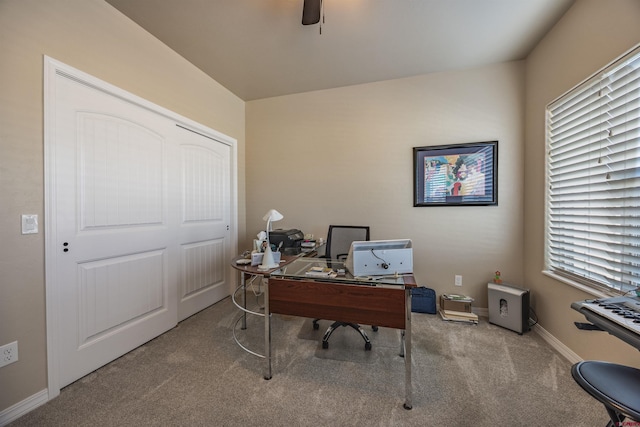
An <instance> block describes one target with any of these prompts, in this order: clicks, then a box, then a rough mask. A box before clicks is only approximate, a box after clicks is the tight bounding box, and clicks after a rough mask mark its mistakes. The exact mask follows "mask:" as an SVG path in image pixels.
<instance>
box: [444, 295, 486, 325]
mask: <svg viewBox="0 0 640 427" xmlns="http://www.w3.org/2000/svg"><path fill="white" fill-rule="evenodd" d="M472 303H473V298H471V297H468V296H466V295H460V294H443V295H440V317H442V319H443V320H449V321H453V322H467V323H475V324H477V323H478V315H477V314H475V313H473V312H472V311H471V304H472Z"/></svg>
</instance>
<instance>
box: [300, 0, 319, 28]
mask: <svg viewBox="0 0 640 427" xmlns="http://www.w3.org/2000/svg"><path fill="white" fill-rule="evenodd" d="M321 10H322V0H304V6H303V7H302V25H313V24H317V23H318V22H320V11H321Z"/></svg>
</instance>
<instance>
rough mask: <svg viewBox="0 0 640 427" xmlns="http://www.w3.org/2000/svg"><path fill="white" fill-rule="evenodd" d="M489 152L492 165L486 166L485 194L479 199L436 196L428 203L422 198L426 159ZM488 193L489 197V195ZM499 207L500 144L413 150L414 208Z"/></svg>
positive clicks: (484, 142) (483, 143)
mask: <svg viewBox="0 0 640 427" xmlns="http://www.w3.org/2000/svg"><path fill="white" fill-rule="evenodd" d="M486 150H490V151H489V152H490V155H489V156H488V157H489V158H490V160H491V162H490V164H485V165H484V166H483V169H482V173H484V175H485V182H487V185H485V194H484V195H481V196H478V195H475V196H454V195H447V196H445V197H437V198H433V199H431V200H427V199H425V198H424V197H422V196H421V195H424V193H425V161H424V159H425V158H429V157H434V158H435V157H439V156H452V155H469V154H474V153H480V152H482V151H486ZM487 193H488V194H487ZM497 204H498V141H483V142H471V143H463V144H447V145H430V146H425V147H413V206H414V207H428V206H495V205H497Z"/></svg>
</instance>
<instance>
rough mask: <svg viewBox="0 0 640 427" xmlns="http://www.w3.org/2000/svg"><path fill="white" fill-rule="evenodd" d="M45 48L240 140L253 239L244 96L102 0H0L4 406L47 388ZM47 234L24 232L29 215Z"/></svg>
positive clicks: (0, 393) (0, 400)
mask: <svg viewBox="0 0 640 427" xmlns="http://www.w3.org/2000/svg"><path fill="white" fill-rule="evenodd" d="M43 55H48V56H50V57H53V58H55V59H57V60H59V61H62V62H64V63H66V64H68V65H71V66H73V67H76V68H78V69H80V70H82V71H84V72H87V73H89V74H92V75H94V76H96V77H98V78H100V79H103V80H105V81H107V82H109V83H111V84H114V85H116V86H119V87H121V88H123V89H125V90H127V91H129V92H132V93H134V94H135V95H138V96H140V97H143V98H146V99H148V100H150V101H151V102H154V103H156V104H158V105H161V106H162V107H165V108H167V109H169V110H173V111H175V112H177V113H179V114H181V115H183V116H185V117H188V118H190V119H192V120H195V121H197V122H200V123H202V124H204V125H206V126H209V127H211V128H213V129H215V130H217V131H220V132H222V133H225V134H227V135H229V136H231V137H233V138H236V139H237V140H238V157H239V171H238V174H239V182H238V185H239V188H240V191H239V192H240V195H239V203H238V210H239V212H240V214H239V216H240V218H239V224H240V226H241V229H240V231H239V234H240V238H241V239H242V238H244V209H245V207H244V196H243V194H244V168H243V165H244V139H245V136H244V133H245V112H244V108H245V104H244V102H243V101H242V100H240V99H239V98H237V97H236V96H234V95H233V94H231V93H230V92H229V91H228V90H226V89H225V88H223V87H222V86H221V85H219V84H218V83H216V82H215V81H213V80H211V79H210V78H209V77H207V76H206V75H205V74H204V73H202V72H201V71H199V70H198V69H197V68H195V67H194V66H193V65H191V64H189V63H188V62H187V61H185V60H184V59H183V58H181V57H180V56H178V55H177V54H176V53H175V52H173V51H172V50H170V49H169V48H168V47H166V46H164V45H163V44H161V43H160V42H159V41H158V40H156V39H155V38H153V37H151V36H150V35H149V34H148V33H146V32H145V31H143V30H142V29H141V28H140V27H138V26H137V25H135V24H134V23H133V22H132V21H130V20H129V19H128V18H125V17H123V16H122V15H121V14H120V13H119V12H118V11H116V10H115V9H114V8H112V7H111V6H110V5H108V4H107V3H105V2H103V1H101V0H56V1H42V0H0V242H2V245H1V246H0V345H2V344H6V343H9V342H12V341H15V340H17V341H18V345H19V361H18V362H16V363H14V364H11V365H8V366H6V367H3V368H1V369H0V384H1V386H0V389H1V390H0V413H1V412H2V411H3V410H5V409H7V408H9V407H10V406H12V405H13V404H16V403H18V402H21V401H23V400H24V399H26V398H28V397H30V396H32V395H34V394H35V393H37V392H40V391H41V390H43V389H45V388H46V387H47V372H46V364H47V359H46V335H45V326H46V324H45V322H46V320H45V278H44V232H43V224H44V218H43V211H44V177H43V175H44V171H43V161H44V160H43ZM23 213H28V214H32V213H35V214H38V215H39V218H40V233H39V234H36V235H21V233H20V215H21V214H23Z"/></svg>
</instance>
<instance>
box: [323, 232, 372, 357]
mask: <svg viewBox="0 0 640 427" xmlns="http://www.w3.org/2000/svg"><path fill="white" fill-rule="evenodd" d="M364 240H370V239H369V227H368V226H358V225H330V226H329V232H328V233H327V246H326V249H325V255H324V258H327V264H328V265H329V266H331V260H341V261H343V260H345V259H346V258H347V254H348V253H349V248H350V247H351V242H355V241H364ZM319 320H320V319H314V320H313V329H319V328H320V325H318V321H319ZM341 326H350V327H352V328H353V329H355V330H356V331H358V332H359V333H360V335H361V336H362V339H364V349H365V350H371V341H370V340H369V337H368V336H367V334H366V333H365V331H364V329H362V327H361V326H360V325H358V324H357V323H348V322H341V321H335V322H333V323H332V324H331V326H329V329H327V332H325V333H324V336H323V337H322V348H329V337H330V336H331V334H332V333H333V331H335V330H336V329H337V328H339V327H341ZM372 328H373V330H374V331H377V330H378V327H377V326H372Z"/></svg>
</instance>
